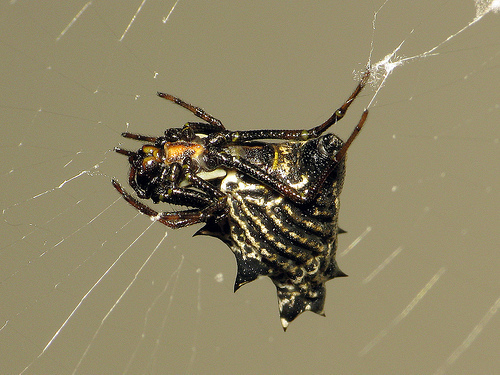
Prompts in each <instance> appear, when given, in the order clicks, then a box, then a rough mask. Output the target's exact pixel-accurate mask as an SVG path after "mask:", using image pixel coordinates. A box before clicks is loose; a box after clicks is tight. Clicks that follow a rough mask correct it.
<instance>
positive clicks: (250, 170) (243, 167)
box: [212, 110, 368, 204]
mask: <svg viewBox="0 0 500 375" xmlns="http://www.w3.org/2000/svg"><path fill="white" fill-rule="evenodd" d="M367 117H368V110H365V111H364V112H363V114H362V116H361V119H360V120H359V122H358V124H357V125H356V127H355V128H354V130H353V131H352V133H351V135H350V136H349V139H348V140H347V141H346V142H345V143H344V145H343V146H342V148H341V149H340V150H339V151H338V152H337V153H336V155H335V156H334V157H333V158H332V161H331V163H330V164H329V165H328V167H327V168H325V170H324V171H323V172H322V173H321V175H319V176H318V178H317V179H316V180H315V182H314V184H313V185H311V187H310V188H309V189H307V190H304V191H299V190H297V189H295V188H293V187H291V186H290V185H289V183H286V182H284V181H281V180H280V179H278V178H277V177H275V176H272V175H270V174H269V173H268V172H267V171H265V170H264V169H262V168H260V167H256V166H255V165H254V164H252V163H250V162H248V161H247V160H244V159H240V158H236V157H234V156H232V155H229V154H228V153H226V152H220V151H218V150H216V151H214V152H213V154H212V157H213V158H215V159H217V160H218V161H219V163H220V164H222V165H224V166H225V167H228V168H234V169H236V170H238V171H240V172H242V173H245V174H247V175H248V176H251V177H253V178H255V179H256V180H258V181H260V182H262V183H263V184H265V185H267V186H269V187H270V188H272V189H274V190H275V191H277V192H278V193H280V194H282V195H283V196H285V197H287V198H288V199H290V200H292V201H293V202H295V203H298V204H305V203H308V202H311V201H312V200H313V199H314V198H315V197H316V194H317V193H318V191H319V189H320V188H321V187H322V186H323V183H324V182H325V180H326V178H327V177H328V176H329V175H330V173H331V172H332V171H333V170H334V169H335V167H336V166H337V165H338V163H340V162H342V160H343V159H344V158H345V155H346V153H347V150H348V148H349V146H350V145H351V144H352V142H353V141H354V139H355V138H356V136H357V135H358V134H359V132H360V131H361V128H362V127H363V125H364V123H365V121H366V118H367Z"/></svg>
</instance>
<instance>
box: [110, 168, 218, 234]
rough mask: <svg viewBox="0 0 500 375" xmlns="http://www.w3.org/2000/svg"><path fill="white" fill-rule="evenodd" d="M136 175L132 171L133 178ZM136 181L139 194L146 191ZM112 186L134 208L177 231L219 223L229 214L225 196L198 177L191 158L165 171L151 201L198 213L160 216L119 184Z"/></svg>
mask: <svg viewBox="0 0 500 375" xmlns="http://www.w3.org/2000/svg"><path fill="white" fill-rule="evenodd" d="M136 172H137V171H136V170H135V169H134V168H133V167H132V168H131V177H132V174H135V173H136ZM133 181H134V183H133V184H131V186H135V188H134V190H135V191H136V192H138V191H139V192H140V191H143V190H144V189H141V188H139V187H138V186H137V183H136V181H135V179H134V180H133ZM183 182H187V183H188V184H189V186H194V187H196V188H197V189H198V190H193V189H191V188H190V187H181V186H180V185H181V184H182V183H183ZM112 184H113V186H114V187H115V189H116V190H117V191H118V192H119V193H120V194H121V195H122V196H123V198H124V199H125V200H126V201H127V202H128V203H129V204H130V205H132V206H133V207H134V208H136V209H137V210H139V211H140V212H141V213H143V214H145V215H148V216H150V217H151V218H152V219H153V220H157V221H159V222H161V223H162V224H164V225H166V226H168V227H170V228H174V229H176V228H181V227H185V226H189V225H193V224H197V223H205V222H207V221H208V220H209V219H214V220H215V221H217V220H220V219H221V218H222V217H224V215H225V214H226V212H225V206H226V204H225V200H226V196H225V194H224V193H222V192H220V191H219V190H217V189H215V187H213V186H212V185H211V184H210V183H208V182H207V181H205V180H203V179H202V178H200V177H198V176H197V175H196V173H195V171H194V168H193V166H192V163H191V159H190V158H186V159H185V160H184V162H183V164H182V165H181V164H179V163H173V164H171V165H170V166H169V167H168V168H165V169H164V171H163V172H162V173H161V175H160V176H158V177H156V178H154V179H152V181H151V183H150V185H152V186H151V187H150V189H149V190H150V191H151V193H150V194H149V195H150V196H149V198H151V199H152V200H153V201H154V202H155V203H158V202H160V201H161V202H166V203H171V204H177V205H183V206H190V207H195V209H192V210H181V211H173V212H158V211H156V210H154V209H152V208H151V207H149V206H147V205H145V204H144V203H142V202H141V201H139V200H137V199H136V198H134V197H133V196H132V195H130V194H129V193H128V192H127V191H125V189H124V188H123V187H122V186H121V185H120V184H119V183H118V182H117V181H115V180H112Z"/></svg>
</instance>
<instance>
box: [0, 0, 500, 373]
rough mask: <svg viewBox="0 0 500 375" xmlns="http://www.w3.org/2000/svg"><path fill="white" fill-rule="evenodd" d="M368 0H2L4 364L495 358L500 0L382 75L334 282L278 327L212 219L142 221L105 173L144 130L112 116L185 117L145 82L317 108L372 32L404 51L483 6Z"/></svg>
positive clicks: (401, 365) (350, 369) (108, 367)
mask: <svg viewBox="0 0 500 375" xmlns="http://www.w3.org/2000/svg"><path fill="white" fill-rule="evenodd" d="M382 3H383V2H382V1H357V2H345V1H315V2H313V3H311V2H309V3H306V2H303V1H301V2H299V1H273V2H270V1H252V2H246V3H245V4H243V3H241V2H239V3H237V2H234V1H213V2H212V1H211V2H207V1H196V0H180V1H178V2H177V3H176V2H175V1H153V0H149V1H147V2H146V1H143V2H142V3H141V2H140V1H135V2H133V1H129V2H122V3H120V4H118V3H114V4H113V3H111V2H107V3H106V2H104V1H89V2H85V0H84V1H81V0H72V1H65V2H64V4H62V3H54V2H37V3H34V2H16V1H11V2H10V3H9V2H3V3H2V4H1V5H0V7H1V10H0V20H1V22H0V54H1V56H2V59H1V61H0V71H1V74H0V76H1V77H2V78H1V79H0V85H1V90H0V121H1V128H2V137H1V140H0V142H1V147H0V158H1V161H2V162H1V164H0V167H1V170H0V178H1V182H0V184H1V186H2V189H1V190H2V194H1V195H0V207H1V208H2V209H3V215H2V220H1V221H0V238H1V241H0V347H1V350H0V372H1V373H2V374H18V373H25V374H70V373H77V374H123V373H127V374H139V373H144V374H183V373H186V374H190V373H193V374H201V373H203V374H214V373H217V374H256V373H259V374H306V373H307V374H388V373H393V374H396V373H398V374H442V373H446V374H471V373H474V374H495V373H500V359H499V356H498V348H499V344H500V343H499V337H500V335H499V333H500V320H499V316H498V315H495V312H496V310H497V308H498V307H499V305H500V300H499V298H500V283H499V278H498V270H499V268H500V257H499V255H498V250H499V247H500V246H499V245H500V236H499V224H500V220H499V209H500V203H499V202H500V199H499V176H500V173H499V172H500V171H499V163H498V161H499V127H498V124H499V119H500V116H499V95H498V87H499V83H500V79H499V56H500V44H499V41H498V35H499V31H500V23H499V15H498V14H487V15H486V16H484V18H483V19H481V20H480V21H479V22H477V23H476V24H474V25H473V26H472V27H470V28H468V29H466V30H465V31H464V32H462V33H461V34H459V35H457V36H456V37H454V38H452V39H451V40H450V41H449V42H447V43H446V44H444V45H442V46H441V47H440V48H438V49H437V50H436V51H434V52H435V53H439V55H437V56H428V57H425V58H423V57H421V58H416V59H414V60H412V61H411V62H409V63H407V64H405V65H403V66H402V67H399V68H397V69H396V70H395V71H394V73H393V74H392V75H391V76H390V77H389V78H388V80H387V81H386V83H385V86H384V87H383V88H382V89H381V90H380V91H379V93H378V94H377V96H376V98H375V100H374V102H373V103H372V105H371V112H370V116H369V118H368V121H367V123H366V125H365V127H364V129H363V131H362V133H361V134H360V136H359V137H358V138H357V139H356V142H355V143H354V144H353V146H352V147H351V148H350V153H349V158H348V164H347V178H346V183H345V186H344V192H343V194H342V208H341V214H340V225H341V227H342V228H344V229H345V230H347V231H348V233H347V234H343V235H342V236H341V237H340V244H339V250H338V262H339V265H340V267H341V268H342V270H343V271H345V272H346V273H348V274H349V277H348V278H343V279H340V280H334V281H331V282H329V283H328V284H327V289H328V297H327V301H326V306H325V313H326V317H321V316H318V315H316V314H312V313H304V314H302V315H301V316H300V317H299V318H297V319H296V320H295V321H294V322H293V323H292V324H291V325H290V327H289V328H288V330H287V332H286V333H284V332H283V330H282V328H281V325H280V322H279V314H278V308H277V304H276V290H275V288H274V286H273V284H272V283H271V281H270V280H269V279H267V278H263V279H260V280H258V281H256V282H253V283H251V284H249V285H247V286H245V287H243V288H241V289H240V290H239V291H238V292H237V293H236V294H233V283H234V277H235V274H236V264H235V260H234V257H233V255H232V254H231V252H230V250H229V249H228V248H227V247H226V246H225V245H224V244H223V243H222V242H220V241H218V240H216V239H211V238H205V237H195V238H191V235H192V234H193V233H194V232H195V231H196V230H197V229H198V227H191V228H185V229H182V230H177V231H174V230H170V229H166V228H165V227H164V226H162V225H161V224H159V223H153V224H152V223H151V221H150V220H149V219H148V218H147V217H145V216H143V215H140V214H137V211H135V210H134V209H133V208H131V207H130V206H129V205H128V204H126V202H124V201H123V200H122V199H121V198H120V196H119V195H118V193H117V192H116V191H115V190H114V189H113V188H112V186H111V184H110V179H111V178H117V179H118V180H119V181H120V182H121V183H123V184H126V183H127V173H128V163H127V161H126V158H124V157H123V156H122V155H118V154H116V153H114V152H113V151H112V149H113V147H115V146H117V145H119V144H123V147H125V148H132V149H133V148H136V147H138V144H137V143H134V142H132V141H130V140H124V139H123V138H122V137H120V133H121V132H123V131H126V130H128V131H131V132H137V133H141V134H148V135H161V134H162V132H163V131H164V129H166V128H169V127H178V126H182V125H183V124H184V123H185V122H186V121H194V120H195V118H194V117H193V116H192V115H191V114H190V113H189V112H187V111H185V110H184V109H182V108H179V107H177V106H175V105H173V104H171V103H168V102H166V101H165V100H162V99H160V98H158V97H157V96H156V91H164V92H168V93H172V94H174V95H177V96H179V97H181V98H183V99H184V100H186V101H188V102H190V103H193V104H195V105H198V106H202V107H203V108H205V109H206V110H207V111H208V112H209V113H210V114H212V115H214V116H215V117H217V118H219V119H221V120H222V121H223V123H224V124H225V125H226V127H227V128H229V129H232V130H237V129H263V128H286V129H299V128H310V127H312V126H315V125H317V124H319V123H321V122H323V121H324V120H325V119H326V118H328V117H329V116H330V115H331V113H332V112H333V111H334V110H335V109H336V108H337V107H338V106H339V105H340V104H342V102H343V101H344V100H345V99H346V98H347V97H348V96H349V95H350V93H351V91H352V90H353V89H354V87H355V85H356V81H355V79H354V78H353V77H354V74H353V72H355V71H356V72H359V71H362V70H363V68H364V67H365V66H366V64H367V62H368V58H369V55H370V50H373V52H372V57H371V61H372V63H375V62H377V61H379V60H381V59H382V58H383V57H384V56H386V55H387V54H389V53H391V52H392V51H393V50H394V49H395V48H396V47H397V46H398V45H399V44H400V43H401V42H402V41H403V40H405V43H404V44H403V46H402V47H401V49H400V50H399V51H398V55H399V56H403V57H411V56H417V55H420V54H422V53H423V52H425V51H428V50H430V49H431V48H433V47H434V46H436V45H438V44H439V43H441V42H442V41H444V40H445V39H446V38H448V36H450V35H452V34H454V33H456V32H457V31H459V30H460V29H462V28H463V27H465V26H466V25H467V24H468V23H469V22H471V21H472V20H473V19H474V17H475V16H476V8H475V4H474V2H473V1H465V2H464V1H456V0H455V1H447V2H436V1H419V2H413V1H409V0H392V1H388V2H386V3H385V6H384V7H383V8H382V9H380V11H379V12H378V13H377V19H376V23H375V29H374V28H373V26H372V21H373V19H374V14H375V13H376V12H377V11H378V10H379V8H380V6H381V5H382ZM174 6H175V8H174V9H173V7H174ZM172 9H173V10H172ZM374 92H375V91H374V89H373V88H367V89H366V90H365V91H364V92H363V94H362V95H361V97H360V98H359V99H358V100H357V102H356V103H355V104H354V105H353V106H352V107H351V109H350V112H349V113H348V115H347V116H346V117H345V118H344V120H342V121H341V122H340V123H339V124H338V125H336V126H335V128H334V129H333V131H334V132H335V133H337V134H339V135H341V136H343V137H346V136H348V135H349V134H350V132H351V130H352V129H353V127H354V125H355V124H356V123H357V121H358V120H359V116H360V115H361V112H362V110H363V108H364V107H366V106H367V105H368V103H369V102H370V100H371V99H372V97H373V95H374ZM129 190H130V188H129ZM161 209H163V210H168V209H169V207H168V205H164V206H163V207H162V208H161ZM165 236H166V237H165Z"/></svg>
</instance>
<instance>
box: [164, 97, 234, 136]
mask: <svg viewBox="0 0 500 375" xmlns="http://www.w3.org/2000/svg"><path fill="white" fill-rule="evenodd" d="M157 95H158V96H159V97H160V98H163V99H167V100H170V101H171V102H173V103H175V104H177V105H180V106H181V107H184V108H186V109H187V110H188V111H190V112H192V113H193V114H194V115H195V116H196V117H199V118H201V119H202V120H205V121H206V122H208V123H209V124H211V125H213V126H214V127H215V128H216V129H218V130H225V129H226V128H225V127H224V125H222V122H221V121H220V120H218V119H216V118H215V117H213V116H212V115H209V114H208V113H207V112H205V111H204V110H203V109H202V108H200V107H196V106H194V105H192V104H189V103H186V102H185V101H184V100H182V99H180V98H178V97H176V96H173V95H170V94H165V93H163V92H158V93H157Z"/></svg>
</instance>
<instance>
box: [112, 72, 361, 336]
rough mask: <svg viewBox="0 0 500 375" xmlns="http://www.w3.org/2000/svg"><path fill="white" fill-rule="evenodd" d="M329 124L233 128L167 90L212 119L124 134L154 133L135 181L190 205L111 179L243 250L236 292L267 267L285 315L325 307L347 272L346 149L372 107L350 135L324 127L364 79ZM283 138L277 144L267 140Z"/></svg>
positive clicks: (177, 219)
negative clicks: (333, 283)
mask: <svg viewBox="0 0 500 375" xmlns="http://www.w3.org/2000/svg"><path fill="white" fill-rule="evenodd" d="M369 76H370V72H369V70H367V71H366V72H365V73H364V75H363V76H362V78H361V80H360V82H359V84H358V85H357V87H356V89H355V90H354V91H353V93H352V94H351V96H349V98H348V99H347V100H346V101H345V102H344V104H342V106H341V107H340V108H339V109H337V110H336V111H335V113H333V115H332V116H331V117H330V118H329V119H328V120H326V121H325V122H324V123H323V124H321V125H319V126H316V127H314V128H312V129H309V130H249V131H230V130H226V128H225V127H224V125H222V123H221V121H219V120H218V119H216V118H214V117H212V116H211V115H209V114H208V113H206V112H205V111H204V110H203V109H201V108H199V107H195V106H193V105H191V104H188V103H186V102H184V101H182V100H181V99H179V98H176V97H174V96H172V95H169V94H164V93H158V96H159V97H161V98H164V99H167V100H170V101H172V102H174V103H175V104H177V105H180V106H182V107H184V108H186V109H187V110H189V111H190V112H192V113H193V114H194V115H195V116H197V117H199V118H200V119H202V120H204V121H205V122H188V123H187V124H186V125H184V127H182V128H170V129H167V130H166V131H165V133H164V135H163V136H161V137H149V136H144V135H139V134H132V133H123V134H122V136H123V137H125V138H131V139H135V140H138V141H143V142H146V144H145V145H143V146H142V147H141V148H140V149H139V150H138V151H128V150H125V149H122V148H119V147H117V148H115V151H116V152H118V153H120V154H123V155H126V156H128V160H129V163H130V173H129V184H130V186H131V187H132V189H134V191H135V192H136V194H137V196H138V197H139V198H141V199H151V200H152V201H153V202H154V203H159V202H166V203H172V204H175V205H181V206H187V207H191V209H188V210H181V211H174V212H158V211H156V210H154V209H152V208H150V207H148V206H147V205H145V204H144V203H142V202H141V201H139V200H138V199H136V198H134V197H133V196H132V195H130V194H129V193H127V192H126V191H125V190H124V189H123V187H122V186H121V185H120V184H119V183H118V182H117V181H115V180H113V181H112V183H113V186H114V187H115V188H116V190H118V192H119V193H120V194H121V195H122V196H123V198H125V200H126V201H127V202H128V203H130V204H131V205H132V206H133V207H135V208H136V209H137V210H139V211H140V212H142V213H143V214H146V215H148V216H150V217H152V218H153V219H154V220H157V221H159V222H161V223H162V224H165V225H166V226H168V227H170V228H181V227H185V226H188V225H193V224H198V223H204V224H205V225H204V226H203V228H201V229H199V230H198V231H197V232H196V233H195V235H209V236H214V237H217V238H219V239H221V240H222V241H223V242H224V243H226V244H227V245H228V246H229V247H230V248H231V250H232V251H233V253H234V255H235V256H236V260H237V265H238V272H237V276H236V281H235V285H234V290H235V291H236V290H237V289H238V288H240V287H241V286H242V285H243V284H246V283H248V282H250V281H253V280H255V279H256V278H257V277H259V276H268V277H269V278H271V280H272V281H273V283H274V284H275V285H276V288H277V292H278V305H279V310H280V316H281V324H282V326H283V328H284V329H286V328H287V326H288V324H289V322H291V321H292V320H294V319H295V318H296V317H297V316H298V315H299V314H301V313H302V312H304V311H306V310H310V311H313V312H315V313H317V314H321V315H324V314H323V306H324V302H325V282H326V281H328V280H330V279H333V278H334V277H341V276H346V274H345V273H343V272H342V271H341V270H340V269H339V267H338V266H337V262H336V260H335V252H336V250H337V234H338V233H341V232H342V230H341V229H339V227H338V212H339V195H340V192H341V190H342V185H343V182H344V176H345V165H344V161H345V156H346V153H347V150H348V148H349V146H350V145H351V143H352V142H353V140H354V138H356V136H357V135H358V133H359V131H360V130H361V128H362V126H363V124H364V123H365V121H366V118H367V116H368V110H365V111H364V112H363V115H362V116H361V119H360V121H359V123H358V124H357V126H356V127H355V128H354V130H353V132H352V133H351V135H350V137H349V138H348V140H347V141H346V142H345V143H344V142H343V141H342V140H341V139H340V138H339V137H337V136H336V135H335V134H325V135H323V133H324V132H325V131H326V130H327V129H328V128H329V127H330V126H331V125H333V124H335V123H336V122H337V121H338V120H340V119H341V118H342V117H344V115H345V113H346V111H347V109H348V108H349V106H350V105H351V104H352V102H353V101H354V99H355V98H356V97H357V96H358V94H359V93H360V92H361V90H362V89H363V87H364V86H365V85H366V83H367V81H368V78H369ZM271 139H275V140H279V141H281V142H278V143H271V142H264V141H262V140H271Z"/></svg>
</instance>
